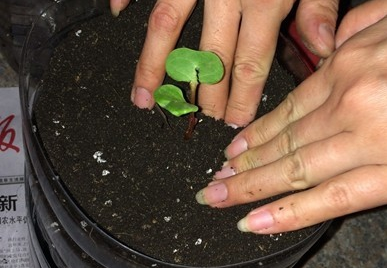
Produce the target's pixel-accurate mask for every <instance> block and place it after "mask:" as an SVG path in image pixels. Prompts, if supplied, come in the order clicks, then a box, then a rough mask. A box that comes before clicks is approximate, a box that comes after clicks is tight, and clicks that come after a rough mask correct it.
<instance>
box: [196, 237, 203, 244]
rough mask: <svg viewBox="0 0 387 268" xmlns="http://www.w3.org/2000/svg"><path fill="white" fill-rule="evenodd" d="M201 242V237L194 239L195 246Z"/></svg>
mask: <svg viewBox="0 0 387 268" xmlns="http://www.w3.org/2000/svg"><path fill="white" fill-rule="evenodd" d="M202 242H203V240H202V239H201V238H198V240H196V242H195V246H198V245H200V244H201V243H202Z"/></svg>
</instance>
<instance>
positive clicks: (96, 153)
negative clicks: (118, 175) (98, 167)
mask: <svg viewBox="0 0 387 268" xmlns="http://www.w3.org/2000/svg"><path fill="white" fill-rule="evenodd" d="M102 155H103V153H102V152H101V151H96V152H95V153H94V154H93V158H94V159H96V160H97V163H106V160H105V159H102V157H101V156H102ZM109 173H110V172H109ZM109 173H107V174H109ZM107 174H106V175H107ZM106 175H104V174H103V173H102V176H106Z"/></svg>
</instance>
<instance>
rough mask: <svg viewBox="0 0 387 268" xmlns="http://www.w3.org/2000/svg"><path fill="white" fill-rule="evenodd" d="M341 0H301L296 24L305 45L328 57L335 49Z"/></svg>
mask: <svg viewBox="0 0 387 268" xmlns="http://www.w3.org/2000/svg"><path fill="white" fill-rule="evenodd" d="M338 5H339V0H301V1H300V4H299V6H298V9H297V15H296V24H297V29H298V32H299V33H300V36H301V38H302V40H303V42H304V43H305V46H306V47H307V48H308V49H309V50H310V51H311V52H312V53H314V54H316V55H317V56H320V57H323V58H326V57H328V56H329V55H330V54H331V53H332V52H333V50H334V49H335V42H334V41H335V39H334V35H335V28H336V21H337V11H338Z"/></svg>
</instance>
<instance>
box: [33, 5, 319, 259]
mask: <svg viewBox="0 0 387 268" xmlns="http://www.w3.org/2000/svg"><path fill="white" fill-rule="evenodd" d="M132 2H134V3H133V4H131V6H130V7H129V8H128V9H127V10H126V11H125V12H123V13H122V14H121V15H120V16H119V18H112V17H111V16H110V14H105V15H102V16H99V17H96V18H94V19H93V20H90V21H89V22H86V23H83V24H82V25H78V26H76V27H75V28H73V29H72V30H71V31H70V32H69V34H68V35H67V36H66V38H65V39H64V40H63V42H62V43H61V44H60V45H59V46H58V47H57V48H56V50H55V53H54V55H53V58H52V60H51V63H50V72H49V73H48V74H47V75H46V77H45V78H44V80H43V84H42V85H43V86H42V89H41V92H40V95H39V98H38V101H37V104H36V105H37V106H36V109H35V116H36V120H37V124H38V131H39V133H40V136H41V139H42V141H43V144H44V148H45V150H46V152H47V154H48V155H49V159H50V161H51V163H52V165H53V166H54V168H55V170H56V172H57V174H58V176H59V177H60V179H61V180H62V181H63V182H64V184H65V185H66V187H67V188H68V190H69V192H70V193H71V195H72V196H73V198H74V200H75V202H77V203H78V204H79V205H80V206H81V207H82V209H83V210H84V211H85V212H86V213H87V214H88V215H89V217H90V218H92V219H93V220H94V221H95V222H97V223H98V224H99V225H100V226H101V227H102V228H103V229H105V230H106V231H107V232H109V233H110V234H111V235H113V236H114V237H115V238H117V239H119V240H120V241H121V242H123V243H125V244H126V245H128V246H130V247H131V248H133V249H135V250H137V251H139V252H142V253H144V254H146V255H149V256H151V257H154V258H155V259H158V260H162V261H165V262H169V263H175V264H182V265H187V266H220V265H227V264H235V263H239V262H245V261H249V260H254V259H257V258H259V257H262V256H266V255H269V254H272V253H274V252H277V251H280V250H283V249H285V248H288V247H289V246H291V245H292V244H294V243H297V242H298V241H301V240H302V239H304V238H305V237H306V236H307V235H309V234H310V233H311V232H313V231H314V230H315V227H311V228H306V229H303V230H300V231H296V232H290V233H284V234H278V235H267V236H258V235H253V234H248V233H241V232H239V231H238V230H237V228H236V223H237V222H238V220H239V219H241V218H242V217H244V215H245V214H247V213H248V212H249V211H250V210H251V209H253V208H256V207H258V206H260V205H262V204H263V203H266V202H269V201H270V200H264V201H260V202H257V203H254V204H248V205H241V206H237V207H232V208H227V209H212V208H209V207H207V206H201V205H199V204H197V203H196V201H195V194H196V192H197V191H198V190H200V189H201V188H203V187H204V186H205V185H207V183H208V182H210V181H211V180H212V176H213V174H214V172H215V171H217V170H219V169H220V167H221V166H222V162H223V161H225V158H224V155H223V149H224V148H225V147H226V146H227V145H228V144H229V142H230V141H231V140H232V138H233V137H234V136H235V135H236V133H237V130H234V129H231V128H230V127H227V126H225V125H224V123H223V122H222V121H214V120H212V119H210V118H208V117H205V116H202V115H201V114H199V115H198V116H199V118H200V121H199V124H198V125H197V127H196V129H195V133H194V136H193V138H192V139H191V140H189V141H185V140H184V139H183V134H184V131H185V128H186V124H187V118H186V117H182V118H175V117H172V116H169V115H168V114H167V116H168V120H169V124H170V126H168V124H166V122H165V120H164V119H163V117H162V116H161V113H160V112H159V111H158V110H156V109H155V110H152V111H147V110H140V109H137V108H135V107H134V106H133V105H132V104H131V102H130V100H129V95H130V90H131V84H132V80H133V77H134V70H135V66H136V62H137V59H138V57H139V53H140V51H141V48H142V45H143V40H144V37H145V33H146V28H147V19H148V17H149V13H150V11H151V8H152V7H153V4H154V1H136V2H135V1H132ZM201 17H202V8H198V9H196V10H195V12H194V13H193V15H192V17H191V19H190V21H189V22H188V25H187V26H186V28H185V30H184V33H183V35H182V37H181V39H180V42H179V44H178V46H187V47H190V48H197V47H198V40H199V36H200V30H201V25H200V23H197V22H198V21H201ZM168 82H171V81H168ZM294 86H295V82H294V79H293V77H292V76H291V75H290V74H289V73H288V72H287V71H285V70H284V69H283V68H282V67H281V66H280V65H279V64H278V62H277V61H275V62H274V65H273V68H272V70H271V74H270V77H269V80H268V82H267V86H266V88H265V92H264V95H263V100H262V103H261V105H260V107H259V115H262V114H264V113H266V112H268V111H270V110H271V109H273V108H274V107H275V106H276V105H277V104H278V103H279V102H280V101H281V100H282V99H283V98H284V97H285V96H286V94H287V93H288V92H289V91H290V90H291V89H292V88H294ZM263 187H264V186H263Z"/></svg>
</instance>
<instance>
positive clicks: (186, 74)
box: [166, 48, 224, 84]
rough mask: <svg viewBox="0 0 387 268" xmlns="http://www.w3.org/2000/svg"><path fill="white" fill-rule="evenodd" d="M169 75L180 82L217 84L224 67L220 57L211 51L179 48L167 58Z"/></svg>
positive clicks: (221, 76)
mask: <svg viewBox="0 0 387 268" xmlns="http://www.w3.org/2000/svg"><path fill="white" fill-rule="evenodd" d="M166 70H167V73H168V75H169V76H170V77H171V78H173V79H174V80H176V81H179V82H192V81H195V82H198V83H203V84H216V83H218V82H219V81H220V80H221V79H222V78H223V73H224V67H223V63H222V61H221V60H220V58H219V57H218V56H217V55H216V54H215V53H213V52H210V51H197V50H193V49H189V48H177V49H175V50H173V51H172V52H171V53H170V54H169V55H168V58H167V61H166Z"/></svg>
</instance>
